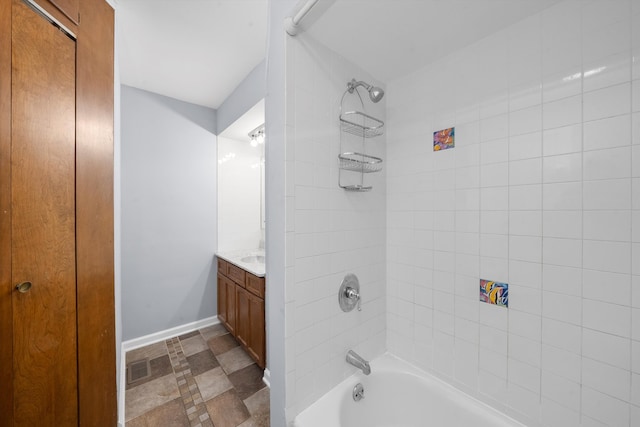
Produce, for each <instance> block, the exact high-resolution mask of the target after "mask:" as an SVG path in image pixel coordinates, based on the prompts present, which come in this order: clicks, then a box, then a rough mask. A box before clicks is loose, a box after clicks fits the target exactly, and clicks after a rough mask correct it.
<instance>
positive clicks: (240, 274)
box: [227, 262, 245, 288]
mask: <svg viewBox="0 0 640 427" xmlns="http://www.w3.org/2000/svg"><path fill="white" fill-rule="evenodd" d="M244 275H245V271H244V270H243V269H241V268H240V267H236V266H235V265H233V264H231V263H230V262H228V263H227V277H229V279H231V280H233V281H234V282H236V283H237V284H238V285H240V286H242V287H243V288H244V286H245V285H244Z"/></svg>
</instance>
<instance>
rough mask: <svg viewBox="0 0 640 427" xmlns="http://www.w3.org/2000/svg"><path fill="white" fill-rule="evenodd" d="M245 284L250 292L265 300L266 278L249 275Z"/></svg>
mask: <svg viewBox="0 0 640 427" xmlns="http://www.w3.org/2000/svg"><path fill="white" fill-rule="evenodd" d="M245 284H246V288H247V290H248V291H249V292H251V293H252V294H254V295H256V296H258V297H260V298H264V277H258V276H254V275H253V274H251V273H247V278H246V280H245Z"/></svg>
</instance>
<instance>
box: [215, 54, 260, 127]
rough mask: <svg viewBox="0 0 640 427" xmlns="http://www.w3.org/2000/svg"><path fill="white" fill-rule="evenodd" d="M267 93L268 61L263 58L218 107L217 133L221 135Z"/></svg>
mask: <svg viewBox="0 0 640 427" xmlns="http://www.w3.org/2000/svg"><path fill="white" fill-rule="evenodd" d="M265 94H266V62H265V60H263V61H262V62H260V63H259V64H258V65H256V67H255V68H254V69H253V70H251V72H250V73H249V74H248V75H247V77H245V78H244V80H242V82H241V83H240V84H239V85H238V87H236V88H235V89H234V90H233V92H232V93H231V95H229V96H228V97H227V99H225V100H224V102H223V103H222V105H221V106H220V107H219V108H218V110H217V112H218V119H217V129H218V132H216V135H220V134H221V133H222V132H223V131H224V130H225V129H226V128H228V127H229V126H230V125H231V124H232V123H233V122H235V121H236V120H238V119H239V118H240V117H241V116H242V115H243V114H244V113H246V112H247V111H249V110H250V109H251V107H253V106H254V105H256V104H257V103H258V101H260V100H261V99H263V98H264V96H265Z"/></svg>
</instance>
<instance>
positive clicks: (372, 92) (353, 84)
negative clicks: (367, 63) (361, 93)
mask: <svg viewBox="0 0 640 427" xmlns="http://www.w3.org/2000/svg"><path fill="white" fill-rule="evenodd" d="M358 86H362V87H363V88H365V89H366V90H367V92H369V98H371V101H373V102H380V100H381V99H382V97H383V96H384V90H382V89H381V88H379V87H377V86H373V85H370V84H369V83H365V82H358V81H356V79H351V81H350V82H349V83H347V88H348V90H349V93H353V91H354V90H356V88H357V87H358Z"/></svg>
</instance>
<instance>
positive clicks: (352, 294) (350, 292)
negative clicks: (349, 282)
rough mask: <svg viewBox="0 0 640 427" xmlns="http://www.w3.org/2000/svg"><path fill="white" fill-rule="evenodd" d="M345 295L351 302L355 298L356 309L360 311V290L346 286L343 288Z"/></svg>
mask: <svg viewBox="0 0 640 427" xmlns="http://www.w3.org/2000/svg"><path fill="white" fill-rule="evenodd" d="M344 292H345V294H346V295H345V296H346V297H347V298H349V299H350V300H351V301H352V302H353V301H354V300H355V301H357V302H358V311H362V305H361V304H360V302H361V299H360V292H358V290H357V289H354V288H347V289H345V291H344Z"/></svg>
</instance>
